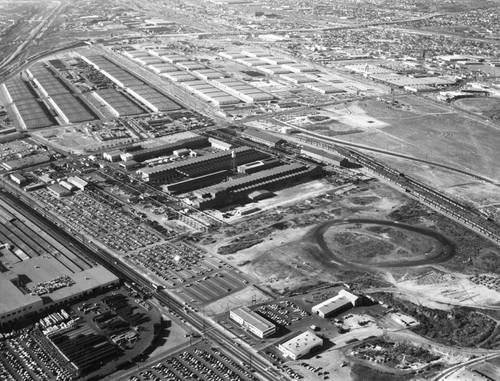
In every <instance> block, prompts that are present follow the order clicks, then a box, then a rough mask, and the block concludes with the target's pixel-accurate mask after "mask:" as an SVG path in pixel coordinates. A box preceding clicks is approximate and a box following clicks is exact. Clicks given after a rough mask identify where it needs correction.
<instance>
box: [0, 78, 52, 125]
mask: <svg viewBox="0 0 500 381" xmlns="http://www.w3.org/2000/svg"><path fill="white" fill-rule="evenodd" d="M1 88H2V89H3V92H4V93H5V95H6V98H7V102H9V103H13V106H12V110H13V111H14V113H15V114H17V116H18V118H19V121H20V122H21V127H23V129H33V128H42V127H49V126H53V125H56V124H57V122H56V121H55V119H54V118H53V116H52V115H51V113H50V110H49V108H48V107H47V105H46V104H44V103H43V102H40V101H38V100H37V95H36V93H35V92H34V90H33V89H32V88H31V86H30V85H29V84H28V82H25V81H23V80H22V79H21V78H20V77H14V78H12V79H10V80H8V81H7V82H6V83H5V84H2V85H1Z"/></svg>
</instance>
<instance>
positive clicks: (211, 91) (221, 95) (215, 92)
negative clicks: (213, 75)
mask: <svg viewBox="0 0 500 381" xmlns="http://www.w3.org/2000/svg"><path fill="white" fill-rule="evenodd" d="M182 86H184V87H185V88H186V89H187V90H189V91H190V92H192V93H193V94H194V95H196V96H198V97H199V98H201V99H203V100H205V101H208V102H212V103H214V104H215V105H217V106H222V105H228V104H236V103H241V100H240V99H239V98H236V97H235V96H233V95H231V94H229V93H228V92H227V91H224V90H221V89H219V88H218V87H215V86H214V85H211V84H210V83H208V82H205V81H202V80H194V81H188V82H184V83H183V84H182Z"/></svg>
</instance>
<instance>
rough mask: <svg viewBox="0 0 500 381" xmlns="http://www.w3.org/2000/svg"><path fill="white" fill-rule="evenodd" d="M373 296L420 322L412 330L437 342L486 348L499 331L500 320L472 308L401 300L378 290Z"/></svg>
mask: <svg viewBox="0 0 500 381" xmlns="http://www.w3.org/2000/svg"><path fill="white" fill-rule="evenodd" d="M373 296H374V297H375V298H376V299H378V300H382V301H384V302H385V303H387V304H389V305H391V306H392V307H394V308H395V309H397V310H399V311H401V312H402V313H404V314H408V315H411V316H413V317H414V318H416V319H417V320H418V322H419V323H420V324H419V325H418V326H415V327H413V328H412V330H413V331H414V332H415V333H417V334H419V335H422V336H425V337H427V338H429V339H432V340H434V341H436V342H439V343H442V344H445V345H449V346H459V347H479V348H483V347H484V346H485V345H486V344H487V343H489V344H488V345H489V346H490V347H491V342H490V341H489V340H488V339H489V338H490V336H491V335H492V334H493V333H494V332H495V331H496V329H497V323H496V322H495V321H494V320H493V319H491V318H490V317H489V316H487V315H485V314H483V313H481V312H478V311H475V310H473V309H470V308H454V309H452V310H451V311H443V310H437V309H433V308H428V307H425V306H422V305H417V304H414V303H411V302H409V301H406V300H402V299H399V298H398V297H396V296H394V295H393V294H389V293H376V294H373Z"/></svg>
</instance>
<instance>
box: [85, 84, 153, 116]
mask: <svg viewBox="0 0 500 381" xmlns="http://www.w3.org/2000/svg"><path fill="white" fill-rule="evenodd" d="M93 95H94V96H95V97H96V99H97V100H98V101H99V102H100V103H101V104H103V105H104V106H106V107H107V108H108V110H109V111H110V112H111V113H112V114H113V115H114V116H116V117H120V116H131V115H138V114H143V113H145V112H146V111H145V110H144V109H142V108H141V107H139V106H138V105H136V104H135V103H134V102H132V100H130V99H129V98H128V97H127V96H126V95H125V94H123V93H121V92H119V91H117V90H115V89H102V90H97V91H94V92H93Z"/></svg>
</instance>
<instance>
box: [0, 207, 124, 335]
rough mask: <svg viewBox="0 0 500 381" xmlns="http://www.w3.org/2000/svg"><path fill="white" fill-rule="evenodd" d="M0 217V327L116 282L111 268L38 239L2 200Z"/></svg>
mask: <svg viewBox="0 0 500 381" xmlns="http://www.w3.org/2000/svg"><path fill="white" fill-rule="evenodd" d="M0 220H1V221H2V223H1V224H0V235H1V236H2V244H1V245H0V290H2V297H1V303H0V326H3V325H6V324H9V323H12V322H16V321H22V320H24V319H26V317H29V316H33V315H36V314H38V313H42V312H45V311H47V310H50V309H52V308H55V307H58V306H61V305H62V304H64V303H68V302H75V301H76V300H77V299H79V298H81V297H85V296H88V295H91V294H92V293H94V292H96V291H99V290H102V289H105V288H107V287H110V286H112V285H115V284H118V283H119V279H118V278H117V277H116V276H114V275H113V274H112V273H111V272H109V271H108V270H106V269H105V268H104V267H102V266H100V265H93V264H92V263H91V262H90V261H87V260H86V259H85V258H83V257H79V256H77V255H76V254H75V253H74V252H73V251H72V249H71V248H70V247H68V246H67V245H64V243H62V242H58V241H56V240H55V239H53V238H51V235H50V233H49V234H48V235H47V237H49V238H47V237H44V238H42V237H40V236H39V232H38V231H37V230H33V229H32V228H31V227H30V224H27V223H25V222H24V221H23V219H21V218H19V215H18V214H17V212H14V211H13V209H12V208H11V207H10V206H9V205H8V204H7V202H6V201H4V200H2V201H1V202H0Z"/></svg>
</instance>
